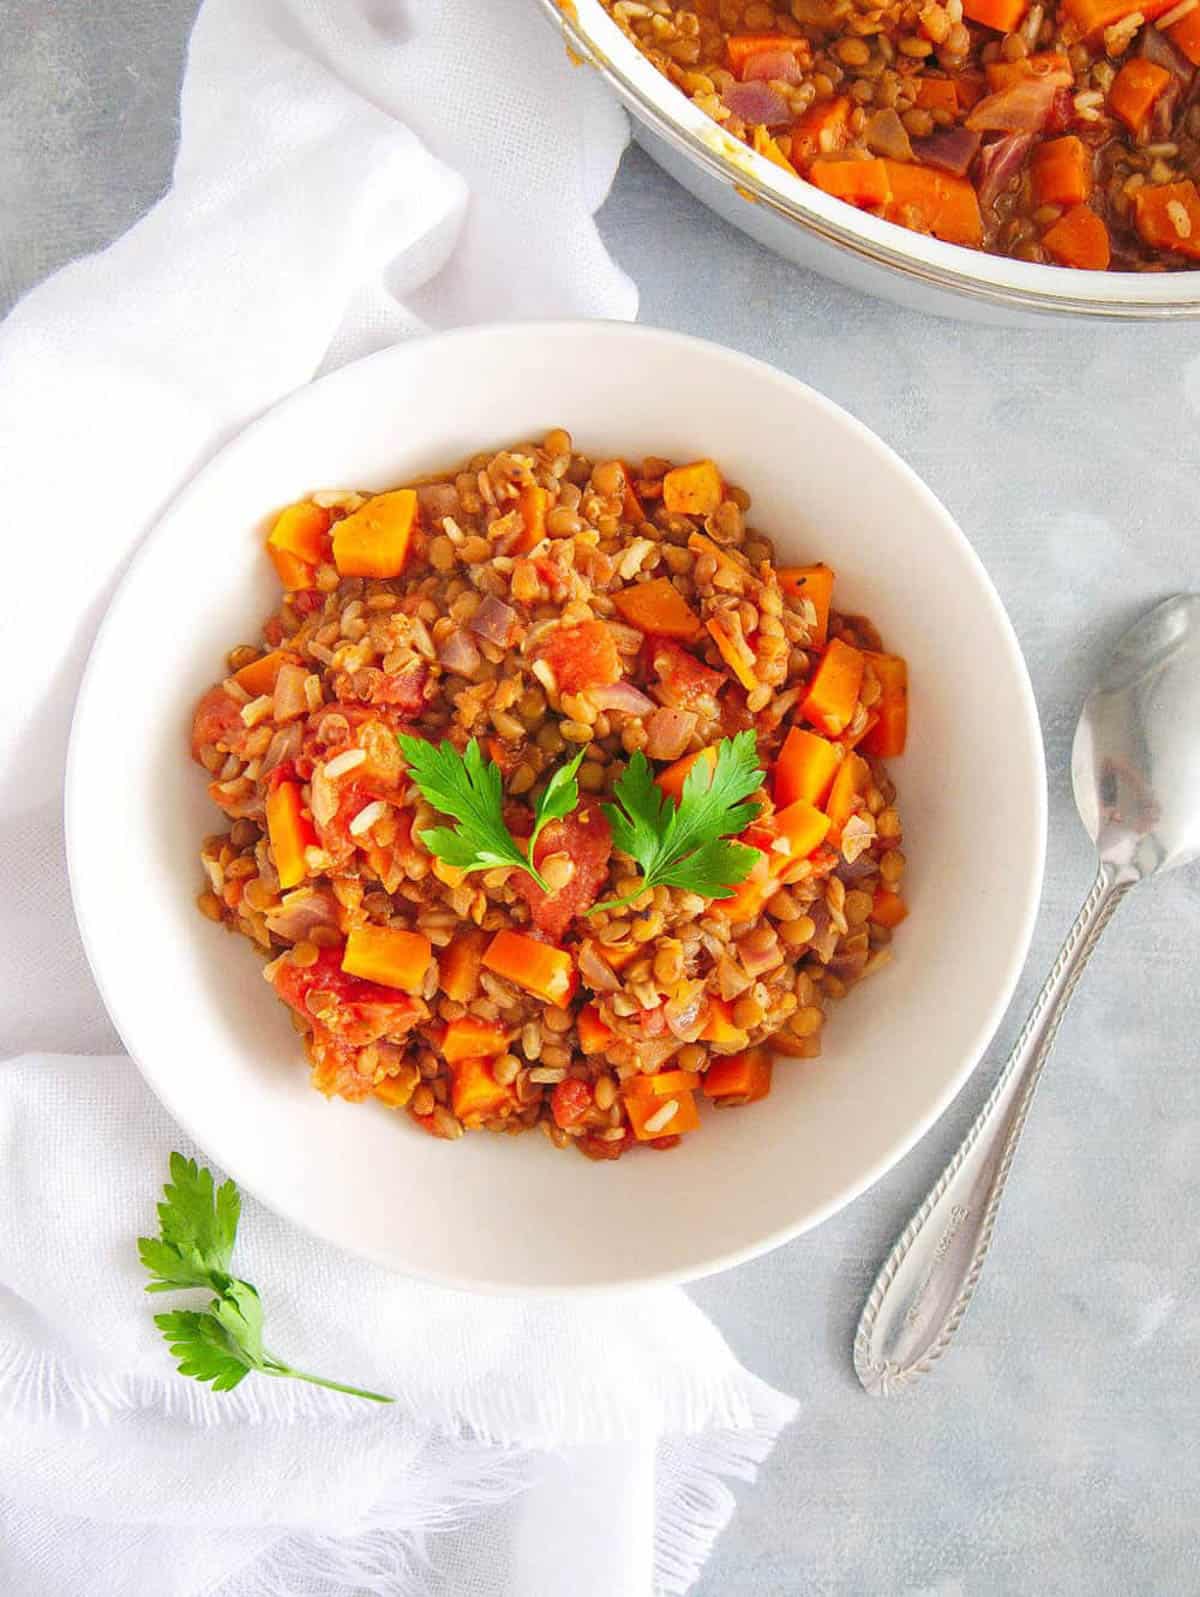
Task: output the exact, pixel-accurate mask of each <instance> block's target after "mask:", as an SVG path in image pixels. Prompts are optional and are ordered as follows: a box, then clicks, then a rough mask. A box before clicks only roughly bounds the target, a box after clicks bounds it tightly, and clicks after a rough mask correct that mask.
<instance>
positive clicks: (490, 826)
mask: <svg viewBox="0 0 1200 1597" xmlns="http://www.w3.org/2000/svg"><path fill="white" fill-rule="evenodd" d="M397 741H398V742H399V744H400V748H401V751H402V752H403V754H404V758H405V759H406V760H407V761H408V766H409V769H410V771H411V772H412V775H413V780H414V781H415V782H416V784H417V786H418V787H419V788H420V790H421V792H422V794H423V795H424V796H425V798H426V799H427V800H428V801H429V803H430V804H432V805H433V807H434V809H435V810H440V811H441V812H442V814H443V815H449V816H451V817H452V819H453V820H455V821H456V822H457V823H458V824H457V825H456V826H453V827H451V826H435V827H431V828H430V829H429V830H428V831H424V832H421V833H419V834H418V835H419V836H420V839H421V841H422V843H424V845H425V847H426V848H427V849H428V850H429V852H430V853H431V854H435V855H436V856H437V857H438V859H440V860H445V862H446V864H447V865H453V866H454V868H455V870H460V871H490V870H494V869H496V868H497V867H498V866H505V865H510V866H514V867H515V868H516V869H517V870H521V871H527V872H528V873H529V875H530V876H532V877H533V879H534V881H535V882H536V883H537V884H538V886H539V887H540V888H541V889H542V891H543V892H544V893H548V892H549V891H550V889H549V888H548V887H547V886H546V883H545V882H544V881H543V880H542V877H541V873H540V872H539V871H538V869H537V866H536V865H535V864H534V863H533V847H534V844H535V843H536V842H537V840H538V837H539V835H540V834H541V831H542V828H543V827H544V826H545V825H546V823H547V822H548V821H556V820H560V819H561V818H562V817H563V816H564V815H569V814H570V813H571V811H572V810H573V809H574V808H575V806H576V805H577V804H578V803H579V784H578V782H576V780H575V773H576V771H578V769H579V766H580V763H581V761H582V760H583V756H584V750H583V749H580V751H579V753H578V754H577V755H576V756H575V758H574V759H573V760H571V761H569V762H568V763H567V764H566V765H561V766H559V768H558V770H557V771H555V773H554V775H553V776H552V777H551V778H550V780H549V781H548V782H547V783H546V786H545V788H544V789H543V791H542V795H541V797H540V798H539V799H538V801H537V804H536V806H535V808H534V812H533V832H532V834H531V835H530V838H529V841H528V843H526V844H524V845H522V844H521V843H519V842H518V841H517V839H516V838H515V837H514V836H513V835H512V833H511V832H510V831H509V829H508V827H507V826H506V825H505V824H504V810H503V802H504V794H503V788H502V786H501V781H500V767H499V766H498V765H496V763H495V762H494V761H493V760H485V759H484V757H483V751H482V749H481V748H480V747H479V743H478V741H477V739H475V738H472V739H471V741H470V742H469V743H468V744H467V746H466V749H465V750H464V751H463V753H462V754H460V753H459V752H458V750H457V749H456V748H455V747H454V745H453V743H445V742H444V743H440V744H438V745H436V746H435V745H434V744H432V743H427V742H426V741H425V740H424V738H415V737H406V736H404V735H403V734H400V735H399V736H398V739H397Z"/></svg>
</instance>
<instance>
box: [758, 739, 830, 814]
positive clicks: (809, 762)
mask: <svg viewBox="0 0 1200 1597" xmlns="http://www.w3.org/2000/svg"><path fill="white" fill-rule="evenodd" d="M838 764H839V755H838V750H837V746H836V744H833V743H830V742H829V740H828V739H827V738H823V737H819V736H818V735H817V733H816V732H809V731H806V730H805V728H804V727H802V726H794V727H793V728H792V729H791V731H790V732H789V733H788V735H787V737H786V738H784V740H783V747H782V748H781V749H780V751H779V753H778V754H777V755H776V757H775V781H774V786H773V788H772V796H773V797H774V799H775V807H776V809H780V810H783V809H786V808H787V806H788V805H789V804H794V803H795V802H796V800H797V799H807V800H808V802H809V803H810V804H824V802H825V800H826V798H827V797H828V795H829V789H830V788H831V787H832V785H833V778H834V776H835V775H836V773H837V768H838Z"/></svg>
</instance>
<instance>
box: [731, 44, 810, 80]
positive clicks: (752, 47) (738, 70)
mask: <svg viewBox="0 0 1200 1597" xmlns="http://www.w3.org/2000/svg"><path fill="white" fill-rule="evenodd" d="M766 50H771V51H774V50H791V51H792V52H794V53H795V54H796V55H798V56H800V57H801V58H802V59H805V58H807V57H808V55H809V54H810V50H809V44H808V40H807V39H804V38H798V37H797V36H796V35H795V34H794V33H731V34H730V35H729V37H728V38H727V39H726V41H725V59H726V61H727V62H728V63H729V70H730V71H731V72H732V73H733V75H734V77H737V78H740V77H741V75H742V73H743V72H744V71H745V68H746V62H747V61H749V60H750V58H751V56H756V55H761V54H762V53H763V52H764V51H766Z"/></svg>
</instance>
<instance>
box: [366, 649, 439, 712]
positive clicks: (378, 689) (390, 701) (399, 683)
mask: <svg viewBox="0 0 1200 1597" xmlns="http://www.w3.org/2000/svg"><path fill="white" fill-rule="evenodd" d="M428 684H429V667H428V666H427V665H426V664H425V662H424V660H416V661H414V662H413V663H412V664H411V665H406V666H405V668H404V670H403V671H401V672H400V673H399V674H398V675H397V676H387V675H382V676H381V677H380V679H379V681H378V682H377V683H376V685H375V686H374V687H373V688H372V690H371V694H370V699H369V702H370V703H371V704H386V705H389V706H391V707H392V708H394V709H396V710H399V712H400V714H401V715H402V716H405V717H408V718H409V719H412V720H415V719H416V717H417V716H418V715H420V714H421V712H422V711H423V710H424V708H425V701H426V688H427V687H428Z"/></svg>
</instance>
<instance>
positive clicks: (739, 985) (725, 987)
mask: <svg viewBox="0 0 1200 1597" xmlns="http://www.w3.org/2000/svg"><path fill="white" fill-rule="evenodd" d="M717 983H718V985H719V986H720V989H721V997H722V998H723V999H724V1000H725V1002H726V1003H728V1002H729V1001H730V999H733V998H740V997H741V996H742V994H743V993H744V992H745V991H746V989H747V987H750V986H753V983H754V978H753V977H752V976H748V975H747V974H746V972H745V971H744V970H743V969H742V967H741V966H740V965H735V964H734V962H733V960H732V959H730V958H729V957H728V955H724V956H722V958H721V959H720V961H719V962H718V964H717Z"/></svg>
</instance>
